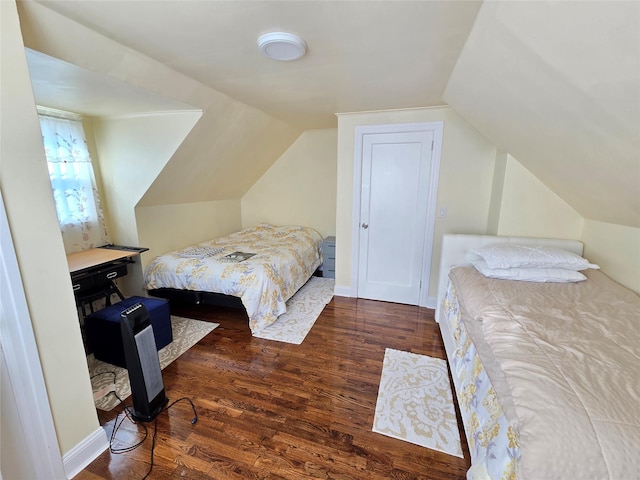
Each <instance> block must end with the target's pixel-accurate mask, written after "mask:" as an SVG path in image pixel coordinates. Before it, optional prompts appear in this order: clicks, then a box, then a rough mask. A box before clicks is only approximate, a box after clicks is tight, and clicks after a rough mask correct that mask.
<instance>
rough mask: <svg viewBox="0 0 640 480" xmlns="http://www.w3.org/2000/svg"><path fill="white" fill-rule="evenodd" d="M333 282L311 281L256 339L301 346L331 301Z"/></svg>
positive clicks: (327, 279)
mask: <svg viewBox="0 0 640 480" xmlns="http://www.w3.org/2000/svg"><path fill="white" fill-rule="evenodd" d="M334 287H335V280H334V279H333V278H323V277H311V278H310V279H309V281H308V282H307V283H305V284H304V285H303V286H302V288H301V289H300V290H298V291H297V292H296V294H295V295H294V296H293V297H291V298H290V299H289V301H288V302H287V311H286V312H285V313H283V314H282V315H280V316H279V317H278V319H277V320H276V321H275V323H273V324H271V325H269V326H268V327H267V328H263V329H262V330H260V331H258V332H256V333H255V334H254V336H255V337H258V338H264V339H266V340H276V341H278V342H285V343H293V344H295V345H300V344H301V343H302V341H303V340H304V339H305V337H306V336H307V333H309V330H311V327H313V324H314V323H316V320H317V319H318V317H319V316H320V313H322V310H323V309H324V307H325V305H327V303H329V302H330V301H331V299H332V298H333V290H334Z"/></svg>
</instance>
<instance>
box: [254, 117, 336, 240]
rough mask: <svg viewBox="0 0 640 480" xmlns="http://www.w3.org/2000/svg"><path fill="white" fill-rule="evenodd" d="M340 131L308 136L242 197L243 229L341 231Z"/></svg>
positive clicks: (319, 132)
mask: <svg viewBox="0 0 640 480" xmlns="http://www.w3.org/2000/svg"><path fill="white" fill-rule="evenodd" d="M337 143H338V131H337V130H336V129H335V128H331V129H325V130H309V131H306V132H304V133H303V134H302V135H301V136H300V137H299V138H298V139H297V140H296V141H295V142H294V143H293V145H291V147H289V149H288V150H287V151H286V152H285V153H284V154H283V155H282V156H281V157H280V159H279V160H278V161H277V162H276V163H274V164H273V166H272V167H271V168H270V169H269V170H268V171H267V172H266V173H265V174H264V175H263V176H262V177H261V178H260V179H259V180H258V181H257V182H256V183H255V184H254V185H253V186H252V187H251V188H250V189H249V191H248V192H247V193H246V194H245V195H244V196H243V197H242V225H243V227H250V226H252V225H256V224H258V223H262V222H266V223H273V224H276V225H305V226H309V227H313V228H315V229H316V230H318V231H319V232H320V234H321V235H322V236H324V237H326V236H327V235H335V230H336V175H337V171H336V167H337V149H338V145H337Z"/></svg>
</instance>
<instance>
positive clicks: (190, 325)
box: [87, 315, 219, 411]
mask: <svg viewBox="0 0 640 480" xmlns="http://www.w3.org/2000/svg"><path fill="white" fill-rule="evenodd" d="M218 326H219V324H217V323H211V322H203V321H200V320H193V319H191V318H183V317H176V316H174V315H172V316H171V330H172V332H173V342H171V343H170V344H169V345H167V346H166V347H164V348H161V349H160V350H158V357H160V368H163V369H164V368H165V367H166V366H167V365H169V364H170V363H171V362H173V361H174V360H175V359H176V358H178V357H179V356H180V355H182V354H183V353H184V352H186V351H187V350H189V349H190V348H191V347H193V346H194V345H195V344H196V343H198V342H199V341H200V340H201V339H202V338H204V337H205V336H206V335H207V334H208V333H210V332H211V331H212V330H214V329H215V328H216V327H218ZM87 364H88V365H89V375H90V376H91V386H92V387H93V397H94V401H95V404H96V408H98V409H99V410H106V411H109V410H111V409H113V408H114V407H116V406H117V405H118V404H119V403H120V401H119V400H118V399H117V398H116V396H115V395H113V394H112V393H110V392H111V391H115V392H116V394H117V395H118V397H120V398H121V399H122V400H124V399H125V398H127V397H128V396H129V395H131V385H130V384H129V373H128V372H127V370H126V369H125V368H121V367H118V366H116V365H111V364H110V363H106V362H102V361H100V360H96V359H95V358H94V356H93V354H91V355H88V356H87Z"/></svg>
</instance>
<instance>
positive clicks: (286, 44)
mask: <svg viewBox="0 0 640 480" xmlns="http://www.w3.org/2000/svg"><path fill="white" fill-rule="evenodd" d="M258 47H260V51H261V52H262V53H264V54H265V55H266V56H267V57H269V58H272V59H274V60H280V61H282V62H290V61H292V60H298V59H299V58H301V57H302V56H303V55H304V54H305V53H306V52H307V44H306V43H305V42H304V40H303V39H301V38H300V37H298V36H297V35H294V34H292V33H284V32H272V33H266V34H264V35H262V36H261V37H260V38H258Z"/></svg>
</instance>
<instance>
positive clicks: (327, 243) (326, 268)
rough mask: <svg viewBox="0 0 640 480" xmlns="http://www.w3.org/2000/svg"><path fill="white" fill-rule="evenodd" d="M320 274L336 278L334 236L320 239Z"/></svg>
mask: <svg viewBox="0 0 640 480" xmlns="http://www.w3.org/2000/svg"><path fill="white" fill-rule="evenodd" d="M322 276H323V277H326V278H336V237H333V236H332V237H327V238H325V239H324V240H323V241H322Z"/></svg>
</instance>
